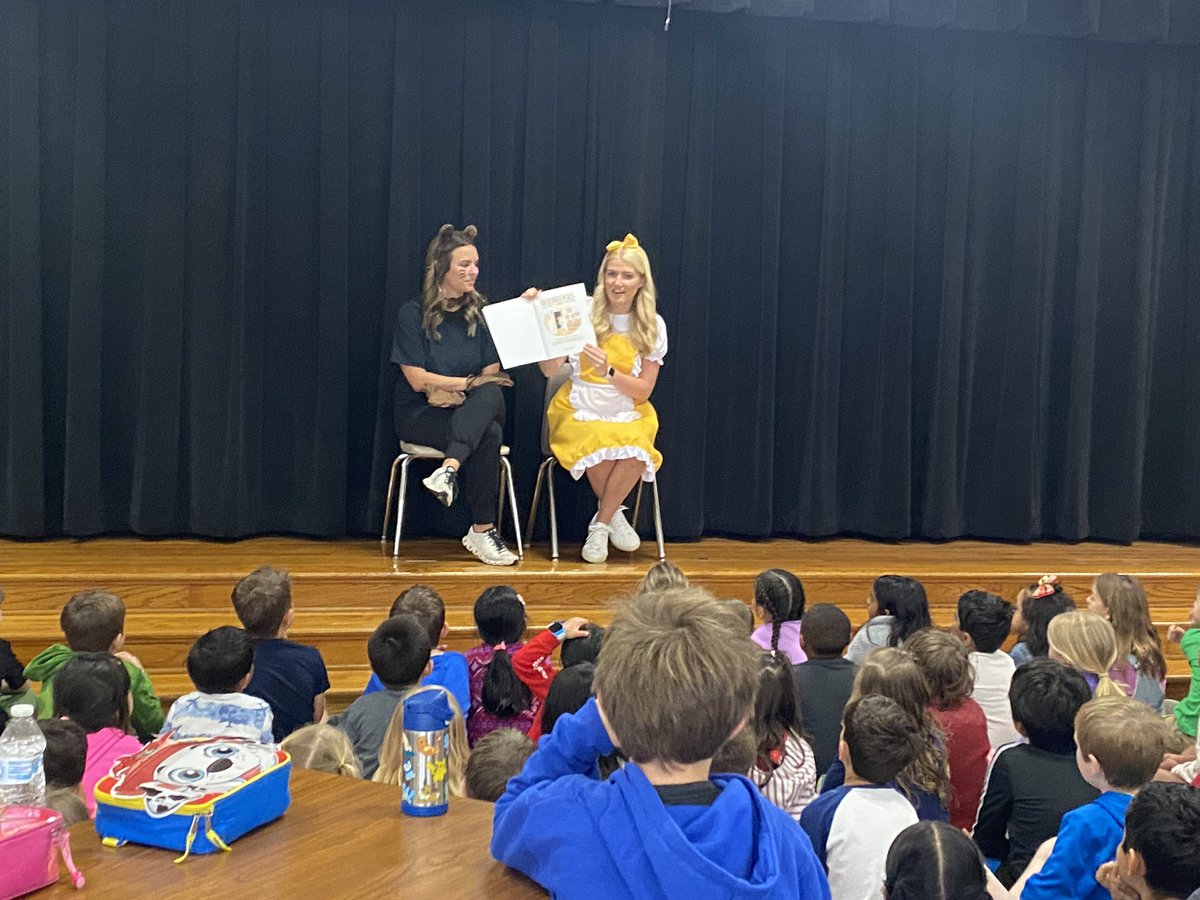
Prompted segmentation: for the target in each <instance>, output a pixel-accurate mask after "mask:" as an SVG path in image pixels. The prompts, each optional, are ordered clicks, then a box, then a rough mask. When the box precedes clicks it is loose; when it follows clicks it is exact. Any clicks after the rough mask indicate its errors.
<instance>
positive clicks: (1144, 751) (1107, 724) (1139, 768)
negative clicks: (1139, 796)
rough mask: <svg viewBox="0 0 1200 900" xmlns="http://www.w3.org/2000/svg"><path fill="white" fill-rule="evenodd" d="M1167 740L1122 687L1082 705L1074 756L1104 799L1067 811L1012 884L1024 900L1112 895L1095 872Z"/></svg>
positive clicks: (1109, 854) (1095, 899)
mask: <svg viewBox="0 0 1200 900" xmlns="http://www.w3.org/2000/svg"><path fill="white" fill-rule="evenodd" d="M1102 621H1103V620H1102ZM1117 690H1120V688H1117ZM1165 739H1166V735H1165V730H1164V728H1163V727H1162V724H1161V720H1160V719H1159V717H1158V716H1156V715H1155V714H1154V711H1153V710H1152V709H1150V707H1148V706H1147V705H1146V704H1144V703H1138V702H1137V701H1136V700H1130V699H1129V698H1128V697H1126V696H1125V695H1124V692H1123V691H1122V693H1121V696H1120V697H1104V698H1100V699H1096V700H1090V701H1088V702H1087V703H1085V704H1084V705H1083V707H1082V708H1081V709H1080V710H1079V713H1078V715H1076V716H1075V745H1076V747H1077V748H1078V749H1077V750H1076V756H1075V759H1076V763H1077V764H1078V766H1079V771H1080V773H1081V774H1082V775H1083V777H1084V780H1085V781H1087V782H1088V784H1090V785H1092V786H1093V787H1094V788H1096V789H1097V790H1098V791H1100V796H1099V797H1097V798H1096V799H1095V800H1093V801H1092V802H1091V803H1089V804H1087V805H1086V806H1081V807H1079V808H1078V809H1075V810H1072V811H1071V812H1069V813H1067V814H1066V815H1065V816H1063V819H1062V827H1061V828H1059V830H1058V837H1057V838H1055V839H1054V840H1053V841H1047V842H1046V843H1045V844H1043V845H1042V846H1041V848H1039V849H1038V852H1037V853H1036V854H1034V857H1033V860H1032V861H1031V862H1030V863H1029V867H1028V868H1027V869H1026V870H1025V874H1024V875H1022V876H1021V878H1020V879H1019V880H1018V881H1017V883H1016V885H1014V886H1013V894H1014V895H1016V896H1018V897H1021V898H1022V900H1050V898H1062V897H1071V898H1076V900H1108V897H1109V894H1108V891H1106V890H1105V889H1104V888H1103V887H1101V885H1100V883H1099V882H1098V881H1096V872H1097V870H1098V869H1099V868H1100V866H1102V865H1103V864H1104V863H1106V862H1108V861H1109V860H1111V859H1112V858H1113V854H1114V853H1116V850H1117V846H1118V845H1119V844H1120V842H1121V832H1122V830H1123V828H1124V823H1125V811H1126V809H1128V807H1129V801H1130V800H1132V799H1133V795H1134V794H1136V793H1137V791H1138V790H1139V789H1140V788H1141V787H1142V786H1143V785H1144V784H1146V782H1148V781H1149V780H1150V779H1151V778H1152V777H1154V771H1155V769H1157V768H1158V762H1159V760H1161V759H1162V756H1163V746H1164V744H1165Z"/></svg>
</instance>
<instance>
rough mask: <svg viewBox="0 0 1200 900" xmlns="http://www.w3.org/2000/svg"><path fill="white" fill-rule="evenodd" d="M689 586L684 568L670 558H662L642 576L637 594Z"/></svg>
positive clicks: (636, 590) (635, 591) (655, 592)
mask: <svg viewBox="0 0 1200 900" xmlns="http://www.w3.org/2000/svg"><path fill="white" fill-rule="evenodd" d="M687 586H688V578H687V576H686V575H684V574H683V570H682V569H680V568H679V566H677V565H675V563H673V562H671V561H670V560H669V559H660V560H659V561H658V562H656V563H655V564H654V565H652V566H651V567H650V568H649V569H647V570H646V574H645V575H643V576H642V580H641V581H640V582H638V586H637V588H636V589H635V590H634V593H635V594H647V593H649V594H657V593H658V592H659V591H666V590H670V589H671V588H681V587H687Z"/></svg>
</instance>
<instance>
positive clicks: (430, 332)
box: [391, 225, 517, 566]
mask: <svg viewBox="0 0 1200 900" xmlns="http://www.w3.org/2000/svg"><path fill="white" fill-rule="evenodd" d="M475 235H476V229H475V226H474V225H468V226H467V227H466V228H464V229H463V230H462V231H457V230H455V228H454V227H453V226H452V225H443V226H442V227H441V229H439V230H438V233H437V236H436V237H434V239H433V241H432V242H431V243H430V245H429V250H428V252H427V253H426V254H425V283H424V291H423V293H422V297H421V299H420V301H419V302H417V301H414V302H412V303H406V304H405V305H404V306H402V307H401V308H400V311H399V313H398V315H397V317H396V330H395V333H394V335H393V337H392V356H391V361H392V363H394V364H395V365H396V366H397V367H398V369H399V372H398V374H397V377H396V390H395V425H396V436H397V437H398V438H399V439H400V440H402V441H408V442H410V443H414V444H425V445H427V446H431V447H437V448H439V449H441V450H442V451H443V452H444V453H445V459H443V461H442V464H441V465H440V466H439V467H438V468H437V470H436V471H435V472H434V473H433V474H432V475H430V476H429V477H428V478H426V479H424V482H423V483H424V485H425V487H427V488H428V489H429V490H430V491H431V492H432V493H433V494H434V495H435V496H436V497H437V498H438V500H440V501H441V502H442V503H443V504H444V505H445V506H449V505H450V504H451V503H453V502H454V500H455V498H456V497H457V496H458V489H459V482H460V481H461V483H462V490H463V495H464V496H465V498H466V501H467V504H468V506H469V507H470V509H471V521H472V522H473V523H474V524H473V525H472V526H471V528H470V530H469V531H468V532H467V533H466V535H465V536H464V537H463V539H462V542H463V546H464V547H466V548H467V549H468V550H470V551H471V552H472V553H473V554H475V556H477V557H478V558H479V559H480V560H481V561H483V562H485V563H488V564H489V565H494V566H510V565H512V564H513V563H515V562H516V561H517V556H516V554H514V553H513V552H512V551H511V550H509V549H508V547H507V546H505V543H504V540H503V539H502V538H501V537H500V532H499V531H497V530H496V528H495V521H496V501H497V491H496V485H497V484H498V483H499V479H500V443H501V437H502V431H501V429H502V427H503V425H504V395H503V394H502V393H501V391H500V384H498V383H495V382H488V379H487V378H486V376H489V375H496V374H497V373H499V372H500V360H499V357H498V356H497V355H496V348H495V347H494V346H493V345H492V339H491V336H490V335H489V334H488V331H487V326H486V325H485V324H484V320H483V305H484V303H485V302H486V301H485V300H484V298H483V295H482V294H480V293H479V292H478V291H476V290H475V279H476V278H477V277H478V275H479V251H478V250H476V249H475V244H474V241H475ZM481 376H485V377H483V378H481ZM479 381H483V382H487V383H477V382H479ZM439 395H440V396H439ZM431 401H434V402H438V403H447V404H453V403H458V405H447V406H434V405H431Z"/></svg>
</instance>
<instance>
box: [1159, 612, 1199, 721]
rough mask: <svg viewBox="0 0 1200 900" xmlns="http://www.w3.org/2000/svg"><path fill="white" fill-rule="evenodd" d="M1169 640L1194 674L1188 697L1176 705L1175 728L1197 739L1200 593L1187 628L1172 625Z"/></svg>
mask: <svg viewBox="0 0 1200 900" xmlns="http://www.w3.org/2000/svg"><path fill="white" fill-rule="evenodd" d="M1167 639H1168V640H1169V641H1171V642H1172V643H1175V644H1178V645H1179V649H1180V650H1182V651H1183V655H1184V656H1185V657H1186V658H1187V661H1188V667H1189V668H1190V669H1191V672H1192V682H1191V686H1190V687H1189V688H1188V693H1187V696H1186V697H1184V698H1183V699H1182V700H1180V701H1179V702H1178V703H1177V704H1175V727H1176V728H1178V729H1179V730H1180V731H1181V732H1183V733H1184V734H1185V735H1187V736H1188V737H1192V738H1194V737H1196V719H1197V717H1198V716H1200V591H1197V592H1196V601H1195V602H1194V603H1193V604H1192V609H1191V612H1190V613H1189V615H1188V624H1187V626H1186V627H1185V626H1183V625H1172V626H1171V627H1170V629H1169V630H1168V631H1167Z"/></svg>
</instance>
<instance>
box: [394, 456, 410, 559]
mask: <svg viewBox="0 0 1200 900" xmlns="http://www.w3.org/2000/svg"><path fill="white" fill-rule="evenodd" d="M400 460H401V462H400V499H399V500H397V501H396V540H395V542H394V543H393V544H392V559H395V558H396V557H398V556H399V555H400V532H401V531H403V530H404V498H405V496H407V494H408V464H409V463H410V462H412V457H411V456H409V455H408V454H407V453H405V454H403V455H402V456H401V457H400Z"/></svg>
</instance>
